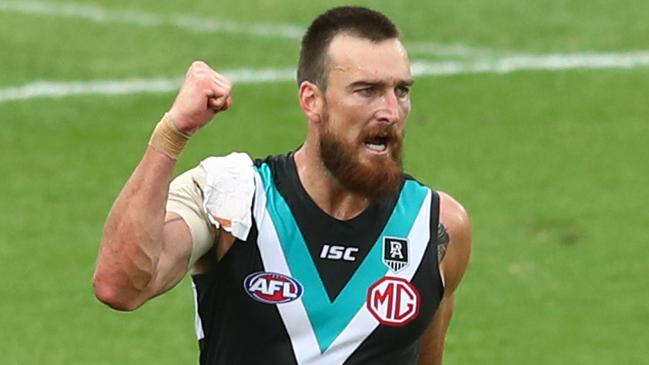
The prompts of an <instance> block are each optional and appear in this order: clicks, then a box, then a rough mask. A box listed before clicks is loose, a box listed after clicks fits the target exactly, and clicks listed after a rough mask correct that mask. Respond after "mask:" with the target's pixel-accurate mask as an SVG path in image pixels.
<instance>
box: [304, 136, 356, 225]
mask: <svg viewBox="0 0 649 365" xmlns="http://www.w3.org/2000/svg"><path fill="white" fill-rule="evenodd" d="M295 165H296V166H297V174H298V176H299V178H300V182H301V183H302V186H304V189H305V190H306V192H307V193H308V194H309V196H310V197H311V199H312V200H313V201H314V202H315V203H316V205H317V206H318V207H319V208H320V209H322V210H323V211H324V212H325V213H327V214H329V215H330V216H332V217H334V218H336V219H339V220H349V219H352V218H354V217H356V216H358V215H359V214H361V213H362V212H363V211H364V210H365V208H367V207H368V205H369V200H368V199H367V198H365V197H364V196H362V195H359V194H355V193H352V192H351V191H349V190H347V189H345V188H344V187H343V186H341V185H340V183H339V182H338V180H336V178H335V177H334V176H332V175H331V173H330V172H329V170H328V169H327V168H326V167H325V166H324V164H323V163H322V160H320V155H319V151H318V148H317V146H314V145H313V143H309V141H307V142H306V143H305V144H304V145H303V146H302V147H301V148H300V149H299V150H298V151H297V152H296V153H295Z"/></svg>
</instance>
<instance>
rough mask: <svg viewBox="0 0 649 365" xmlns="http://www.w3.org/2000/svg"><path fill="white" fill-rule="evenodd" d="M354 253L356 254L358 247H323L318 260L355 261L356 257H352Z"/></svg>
mask: <svg viewBox="0 0 649 365" xmlns="http://www.w3.org/2000/svg"><path fill="white" fill-rule="evenodd" d="M356 252H358V247H345V246H338V245H323V246H322V251H320V258H321V259H328V260H345V261H356V257H355V256H354V254H355V253H356Z"/></svg>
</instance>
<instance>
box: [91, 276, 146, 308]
mask: <svg viewBox="0 0 649 365" xmlns="http://www.w3.org/2000/svg"><path fill="white" fill-rule="evenodd" d="M92 287H93V291H94V293H95V297H97V299H98V300H99V301H100V302H102V303H104V304H106V305H107V306H109V307H110V308H112V309H114V310H117V311H121V312H131V311H134V310H136V309H138V308H140V307H141V306H142V304H144V302H143V301H142V300H139V299H138V296H137V295H134V294H133V293H129V291H128V290H123V289H121V288H120V287H119V285H117V284H116V283H113V282H111V281H110V280H105V278H104V277H102V275H98V274H95V276H94V278H93V281H92Z"/></svg>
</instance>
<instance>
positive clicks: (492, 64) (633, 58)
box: [412, 51, 649, 76]
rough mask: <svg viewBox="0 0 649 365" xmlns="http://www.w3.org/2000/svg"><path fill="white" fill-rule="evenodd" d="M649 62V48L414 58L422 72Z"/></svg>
mask: <svg viewBox="0 0 649 365" xmlns="http://www.w3.org/2000/svg"><path fill="white" fill-rule="evenodd" d="M647 66H649V51H637V52H625V53H573V54H560V53H557V54H545V55H531V54H519V55H511V56H504V57H494V58H491V59H478V60H475V61H466V62H461V61H448V62H429V61H414V62H412V71H413V74H415V75H420V76H443V75H461V74H475V73H499V74H507V73H511V72H516V71H535V70H536V71H557V70H575V69H582V70H583V69H585V70H588V69H620V68H622V69H631V68H639V67H647Z"/></svg>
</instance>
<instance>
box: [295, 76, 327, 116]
mask: <svg viewBox="0 0 649 365" xmlns="http://www.w3.org/2000/svg"><path fill="white" fill-rule="evenodd" d="M299 97H300V106H301V107H302V111H303V112H304V115H306V117H307V119H308V120H309V121H310V122H314V123H320V121H321V120H322V106H323V104H324V103H323V99H322V98H324V95H323V93H322V92H321V91H320V88H318V86H317V85H316V84H314V83H312V82H309V81H303V82H302V83H301V84H300V90H299Z"/></svg>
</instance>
